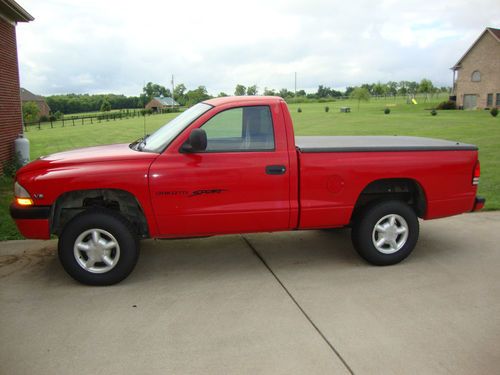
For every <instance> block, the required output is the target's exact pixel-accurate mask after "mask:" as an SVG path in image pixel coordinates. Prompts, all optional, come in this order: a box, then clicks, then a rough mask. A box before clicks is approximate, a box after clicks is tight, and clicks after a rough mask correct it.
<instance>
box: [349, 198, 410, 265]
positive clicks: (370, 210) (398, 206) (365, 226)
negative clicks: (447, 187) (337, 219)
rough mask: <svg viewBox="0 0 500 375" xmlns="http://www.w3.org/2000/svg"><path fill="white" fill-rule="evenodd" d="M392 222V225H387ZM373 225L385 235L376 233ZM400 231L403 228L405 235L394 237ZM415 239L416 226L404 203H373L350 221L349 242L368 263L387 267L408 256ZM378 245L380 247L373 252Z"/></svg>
mask: <svg viewBox="0 0 500 375" xmlns="http://www.w3.org/2000/svg"><path fill="white" fill-rule="evenodd" d="M393 218H394V220H393V223H394V224H392V225H391V224H390V222H391V219H393ZM401 218H402V220H401ZM377 224H379V226H378V227H377V228H381V227H382V228H386V232H384V231H383V230H379V229H377V228H376V226H377ZM403 228H406V232H402V233H398V232H400V231H403ZM405 233H406V234H405ZM418 235H419V224H418V217H417V215H416V214H415V211H414V210H413V209H412V208H411V207H410V206H408V204H406V203H405V202H402V201H396V200H391V201H382V202H378V203H374V204H372V205H369V206H368V207H366V208H365V209H364V210H362V211H361V212H360V213H359V214H358V215H357V217H356V218H355V220H354V225H353V228H352V232H351V239H352V243H353V245H354V248H355V249H356V251H357V252H358V253H359V255H360V256H361V257H362V258H363V259H365V260H366V261H367V262H368V263H371V264H373V265H376V266H388V265H392V264H396V263H399V262H401V261H402V260H403V259H405V258H406V257H407V256H408V255H410V253H411V252H412V251H413V249H414V248H415V245H416V244H417V240H418ZM405 237H406V238H405ZM387 239H388V242H387V243H386V242H385V241H386V240H387ZM379 243H382V244H381V245H378V248H377V244H379Z"/></svg>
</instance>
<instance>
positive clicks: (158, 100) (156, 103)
mask: <svg viewBox="0 0 500 375" xmlns="http://www.w3.org/2000/svg"><path fill="white" fill-rule="evenodd" d="M172 107H179V103H177V102H176V101H175V100H174V99H172V98H168V97H164V96H155V97H154V98H153V99H151V100H150V101H149V103H148V104H146V109H151V110H152V111H153V112H158V111H159V110H162V109H166V108H172Z"/></svg>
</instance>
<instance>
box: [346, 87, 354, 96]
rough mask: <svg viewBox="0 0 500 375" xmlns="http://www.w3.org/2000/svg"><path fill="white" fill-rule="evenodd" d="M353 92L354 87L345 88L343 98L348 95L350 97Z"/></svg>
mask: <svg viewBox="0 0 500 375" xmlns="http://www.w3.org/2000/svg"><path fill="white" fill-rule="evenodd" d="M353 90H354V87H352V86H347V87H346V88H345V93H344V95H345V96H350V95H351V92H353Z"/></svg>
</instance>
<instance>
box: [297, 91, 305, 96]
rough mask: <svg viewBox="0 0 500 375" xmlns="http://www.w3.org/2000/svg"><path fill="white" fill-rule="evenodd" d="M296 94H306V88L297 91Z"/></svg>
mask: <svg viewBox="0 0 500 375" xmlns="http://www.w3.org/2000/svg"><path fill="white" fill-rule="evenodd" d="M296 96H306V92H305V90H299V91H297V93H296Z"/></svg>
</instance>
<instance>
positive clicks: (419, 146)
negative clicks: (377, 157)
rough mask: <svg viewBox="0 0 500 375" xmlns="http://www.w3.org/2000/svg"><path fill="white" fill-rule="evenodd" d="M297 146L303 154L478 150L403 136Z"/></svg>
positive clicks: (313, 139)
mask: <svg viewBox="0 0 500 375" xmlns="http://www.w3.org/2000/svg"><path fill="white" fill-rule="evenodd" d="M295 145H296V147H297V149H298V150H299V151H300V152H303V153H308V152H383V151H456V150H460V151H462V150H470V151H475V150H477V147H476V146H474V145H471V144H467V143H461V142H454V141H446V140H442V139H433V138H422V137H402V136H334V137H329V136H326V137H323V136H319V137H318V136H307V137H295Z"/></svg>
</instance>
